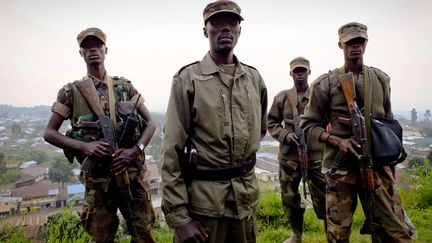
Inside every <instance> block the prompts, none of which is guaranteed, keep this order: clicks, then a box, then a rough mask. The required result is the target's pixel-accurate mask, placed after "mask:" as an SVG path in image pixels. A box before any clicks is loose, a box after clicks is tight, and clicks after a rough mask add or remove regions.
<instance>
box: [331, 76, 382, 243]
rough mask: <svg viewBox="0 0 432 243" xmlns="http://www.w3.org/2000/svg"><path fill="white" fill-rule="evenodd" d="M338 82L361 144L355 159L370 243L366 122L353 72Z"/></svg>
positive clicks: (371, 183) (369, 162) (370, 178)
mask: <svg viewBox="0 0 432 243" xmlns="http://www.w3.org/2000/svg"><path fill="white" fill-rule="evenodd" d="M339 83H340V85H341V88H342V92H343V94H344V96H345V99H346V102H347V104H348V110H349V113H350V120H351V122H350V123H351V127H352V132H353V134H354V138H355V140H356V141H357V142H358V143H359V144H360V145H361V160H357V164H358V167H359V169H360V178H361V180H362V186H363V188H364V189H365V192H366V205H367V217H368V218H369V220H366V221H367V222H368V227H369V230H370V232H371V237H372V243H374V242H376V238H375V223H374V220H373V210H374V206H375V198H374V196H375V194H374V190H375V185H374V175H373V164H372V159H371V155H370V152H369V146H368V142H367V133H366V123H365V119H364V117H363V114H362V113H361V111H360V109H359V108H358V106H357V103H356V92H355V85H354V76H353V73H352V72H349V73H346V74H342V75H339ZM339 153H341V152H339ZM337 156H338V155H337ZM365 213H366V212H365Z"/></svg>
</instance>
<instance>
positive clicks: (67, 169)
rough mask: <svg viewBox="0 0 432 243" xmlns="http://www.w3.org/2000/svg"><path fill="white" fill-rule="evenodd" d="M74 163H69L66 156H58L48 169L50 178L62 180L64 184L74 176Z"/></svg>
mask: <svg viewBox="0 0 432 243" xmlns="http://www.w3.org/2000/svg"><path fill="white" fill-rule="evenodd" d="M73 168H75V165H74V164H71V163H69V162H68V161H67V160H66V158H64V157H58V158H56V159H55V162H54V163H53V165H52V166H51V167H50V168H49V170H48V179H49V180H50V181H52V182H60V183H61V184H62V186H63V185H64V183H65V182H67V181H69V180H70V179H71V178H72V177H73V172H72V169H73Z"/></svg>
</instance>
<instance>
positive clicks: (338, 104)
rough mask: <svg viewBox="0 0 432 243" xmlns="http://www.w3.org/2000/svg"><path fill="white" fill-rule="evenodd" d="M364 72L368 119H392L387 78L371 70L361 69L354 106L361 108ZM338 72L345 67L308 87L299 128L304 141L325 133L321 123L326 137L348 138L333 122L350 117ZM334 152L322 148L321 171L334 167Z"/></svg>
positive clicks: (345, 130)
mask: <svg viewBox="0 0 432 243" xmlns="http://www.w3.org/2000/svg"><path fill="white" fill-rule="evenodd" d="M365 68H368V69H369V73H370V83H371V88H372V105H371V113H372V116H373V117H378V118H382V117H387V118H393V113H392V111H391V103H390V77H389V76H387V74H385V73H384V72H383V71H381V70H379V69H377V68H374V67H366V66H364V68H363V71H362V72H361V73H360V74H359V76H358V78H357V79H356V80H355V89H356V96H357V104H358V106H359V108H360V109H361V108H363V97H364V95H363V83H364V82H363V81H364V70H365ZM339 70H345V67H342V68H340V69H334V70H333V71H331V72H329V73H328V74H323V75H321V76H320V77H318V78H317V79H316V80H315V81H314V82H313V84H312V90H311V94H310V101H309V103H308V105H307V106H306V109H305V113H304V114H303V116H302V127H303V128H304V129H305V132H306V133H307V134H308V137H314V138H316V139H317V140H316V141H318V139H319V137H320V136H321V134H322V133H323V132H324V131H325V128H324V127H323V124H322V121H325V120H327V121H329V122H330V125H331V130H330V134H332V135H335V136H338V137H341V138H349V137H350V136H351V135H352V134H351V129H350V126H349V125H346V124H342V123H340V122H338V120H337V118H338V117H345V118H349V117H350V114H349V111H348V105H347V102H346V99H345V96H344V94H343V92H342V89H341V87H340V84H339V81H338V73H339V72H340V71H339ZM316 141H315V142H316ZM337 152H338V149H337V148H336V147H334V146H331V145H328V144H325V146H324V158H323V168H324V169H331V168H334V167H335V166H334V164H333V159H334V157H335V155H336V153H337ZM346 166H349V165H346ZM323 172H325V171H323Z"/></svg>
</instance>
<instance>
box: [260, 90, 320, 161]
mask: <svg viewBox="0 0 432 243" xmlns="http://www.w3.org/2000/svg"><path fill="white" fill-rule="evenodd" d="M292 90H294V91H295V87H292V88H291V89H290V90H282V91H281V92H279V93H278V94H277V95H276V96H275V97H274V99H273V104H272V106H271V107H270V110H269V113H268V131H269V133H270V135H271V136H272V137H273V138H274V139H276V140H278V141H279V148H281V147H282V146H283V145H284V144H286V143H287V140H286V139H285V138H286V136H287V135H288V133H291V132H294V125H292V124H285V123H284V120H285V119H290V120H292V119H293V112H292V109H291V105H290V103H289V102H288V92H290V91H292ZM309 92H310V89H309V88H308V89H307V90H306V92H305V93H304V95H303V96H299V97H298V99H297V100H298V102H297V103H298V106H297V107H298V112H299V114H300V115H301V114H303V111H304V109H305V107H306V105H307V103H308V102H309ZM296 93H297V92H296ZM305 139H306V143H307V146H308V159H309V160H313V161H316V160H322V153H323V144H322V143H318V142H317V140H318V138H316V137H312V138H311V137H308V136H306V134H305ZM311 141H313V142H311ZM288 146H289V150H288V153H286V154H284V153H282V149H279V154H278V159H279V161H297V162H298V161H299V158H298V154H297V150H296V145H295V144H294V143H292V142H289V144H288Z"/></svg>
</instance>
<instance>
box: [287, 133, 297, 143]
mask: <svg viewBox="0 0 432 243" xmlns="http://www.w3.org/2000/svg"><path fill="white" fill-rule="evenodd" d="M285 139H286V141H287V143H290V142H293V143H295V144H296V145H297V146H299V142H298V139H299V138H298V136H297V135H296V134H295V132H290V133H288V134H287V136H286V137H285Z"/></svg>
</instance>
